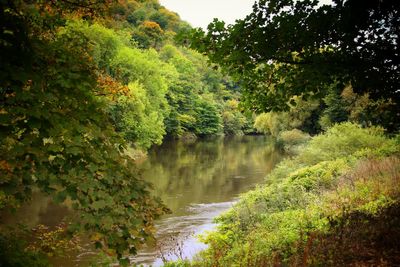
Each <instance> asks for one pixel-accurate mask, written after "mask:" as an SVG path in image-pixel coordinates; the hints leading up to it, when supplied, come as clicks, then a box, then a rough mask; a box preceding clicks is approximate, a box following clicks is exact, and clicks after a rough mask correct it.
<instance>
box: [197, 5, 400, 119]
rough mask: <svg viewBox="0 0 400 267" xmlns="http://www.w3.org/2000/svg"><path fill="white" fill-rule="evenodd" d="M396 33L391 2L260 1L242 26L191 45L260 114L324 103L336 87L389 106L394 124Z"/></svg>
mask: <svg viewBox="0 0 400 267" xmlns="http://www.w3.org/2000/svg"><path fill="white" fill-rule="evenodd" d="M399 25H400V8H399V2H398V1H396V0H385V1H379V0H368V1H361V0H347V1H342V0H334V1H333V4H332V5H322V6H319V5H318V1H316V0H314V1H312V0H307V1H293V0H259V1H257V2H256V3H255V4H254V6H253V12H252V13H251V14H249V15H248V16H247V17H246V18H245V19H243V20H238V21H236V24H234V25H228V26H225V24H224V22H221V21H218V20H215V21H214V22H213V23H211V24H210V25H209V26H208V32H204V31H202V30H201V29H197V30H196V31H194V32H193V34H192V38H191V39H192V47H194V48H196V49H197V50H199V51H201V52H202V53H204V54H207V55H208V56H209V57H210V59H211V60H212V61H213V62H216V63H219V64H220V65H222V66H223V67H224V68H226V69H227V70H228V71H229V72H230V73H231V74H233V75H235V76H236V77H237V78H238V80H240V81H241V82H242V85H243V89H244V97H245V104H246V106H247V107H248V108H250V109H252V110H255V111H257V112H266V111H270V110H274V111H280V110H287V109H288V108H289V103H290V101H292V97H293V96H301V97H303V98H305V99H308V98H309V97H318V98H321V97H324V96H325V94H326V86H328V85H332V84H334V83H335V84H337V86H339V87H341V88H343V87H344V86H345V85H348V84H351V85H352V86H353V88H354V90H355V92H356V93H368V94H369V96H370V97H371V98H372V99H381V98H384V99H386V100H388V101H392V102H393V103H394V105H393V106H392V107H391V110H392V115H393V116H396V118H397V120H398V114H397V112H396V109H397V107H398V103H399V96H400V92H399V88H400V87H399V79H400V78H399V77H400V68H399V64H400V57H399V49H398V44H399V31H400V30H399ZM395 120H396V119H394V120H393V121H395ZM389 127H390V126H389ZM392 127H393V126H392Z"/></svg>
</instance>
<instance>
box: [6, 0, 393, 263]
mask: <svg viewBox="0 0 400 267" xmlns="http://www.w3.org/2000/svg"><path fill="white" fill-rule="evenodd" d="M0 7H1V8H0V12H1V14H0V25H1V31H0V266H57V264H56V263H55V262H56V261H55V260H54V259H57V258H60V257H61V258H62V257H63V255H64V256H65V254H66V253H67V252H66V251H69V250H70V249H71V248H74V247H79V246H80V242H82V240H86V239H87V240H89V241H88V243H90V245H91V246H92V247H93V249H94V250H95V251H96V253H97V254H96V255H98V256H96V257H94V261H92V262H91V263H90V264H89V265H90V266H102V265H104V266H110V265H112V264H120V265H121V266H134V265H136V264H135V262H132V258H131V256H132V255H136V254H138V253H140V251H141V249H142V248H143V247H146V246H147V244H149V243H152V242H155V236H156V228H155V224H157V222H158V221H159V220H160V218H164V217H165V216H166V215H168V214H171V213H173V212H175V210H174V207H171V206H168V205H167V203H168V202H166V201H164V200H165V196H164V195H163V196H164V197H163V200H162V199H161V198H160V197H161V195H159V196H157V195H155V194H153V193H152V192H153V191H152V190H153V188H154V185H157V183H159V184H162V181H161V180H157V179H161V178H158V176H157V177H153V178H151V182H152V183H153V184H154V185H153V184H152V183H150V182H149V181H147V180H144V179H143V178H142V171H141V169H140V166H139V165H140V164H139V163H138V162H140V161H141V160H143V159H142V157H144V158H146V155H147V157H151V156H152V155H153V156H154V154H157V152H154V151H158V150H154V149H157V147H160V146H162V145H166V144H168V142H170V140H179V142H183V144H188V145H180V146H178V147H175V148H171V149H170V151H168V150H167V151H166V152H165V151H164V150H159V151H164V152H163V153H164V154H165V157H166V162H167V163H168V160H170V159H172V158H173V157H175V154H174V153H177V156H176V157H178V158H179V157H182V158H179V159H180V160H181V162H180V164H182V166H183V167H182V169H176V170H174V171H168V170H163V171H164V172H166V173H170V174H169V175H170V176H171V177H172V176H173V177H174V179H176V183H172V184H173V185H174V186H176V187H178V186H179V185H180V183H186V184H188V185H190V186H191V187H195V183H189V182H187V181H186V182H183V181H182V180H180V179H183V178H182V177H179V175H183V174H182V173H184V174H185V176H195V175H194V172H192V173H191V172H190V171H188V170H187V166H188V165H189V164H188V163H187V161H189V159H187V158H184V156H183V154H184V152H185V151H186V152H187V151H191V152H195V154H193V155H192V158H190V161H196V160H197V161H202V162H203V161H211V162H213V164H211V165H205V166H208V167H204V166H201V167H197V169H196V173H197V172H202V175H199V178H198V179H205V178H202V177H205V176H207V177H213V179H214V178H215V176H217V175H223V172H227V170H228V169H229V167H230V166H229V165H232V166H233V165H240V166H241V168H242V169H243V168H245V166H243V165H248V166H253V165H251V164H250V162H252V161H253V162H255V161H257V163H259V159H258V158H257V159H256V158H253V157H252V156H250V154H249V151H248V148H245V147H244V146H242V145H239V144H237V145H236V146H235V145H231V143H229V144H230V145H231V146H232V147H233V148H232V150H229V153H227V154H224V152H223V150H222V147H221V148H218V149H219V150H218V149H216V148H211V147H207V143H201V142H206V141H204V140H208V139H212V138H220V139H222V140H225V139H224V138H226V139H227V140H228V138H231V137H234V136H238V137H240V136H244V135H246V136H263V137H264V136H265V138H267V139H265V140H268V141H266V142H265V143H264V144H263V145H261V147H262V148H266V149H268V151H269V152H268V153H269V154H268V153H265V155H264V154H263V156H265V157H267V156H269V157H272V156H271V155H272V152H271V151H278V152H279V157H278V156H276V158H269V159H266V158H265V163H264V165H268V167H271V168H270V169H271V171H270V172H269V173H263V176H264V178H263V181H261V182H260V183H257V185H256V186H255V187H254V188H250V189H251V190H250V189H246V192H242V194H240V196H239V198H238V200H237V201H236V202H235V203H234V204H233V206H232V207H231V208H229V209H227V210H225V211H224V212H222V213H221V214H219V215H218V216H217V217H216V218H215V219H214V222H215V223H216V228H215V229H214V230H212V231H209V232H205V233H202V234H201V235H200V237H199V239H200V241H201V242H203V243H204V244H206V245H207V248H206V249H204V250H201V251H199V252H198V253H197V254H196V255H193V257H192V258H190V259H185V258H183V257H178V259H177V260H174V261H170V262H167V261H164V262H163V263H164V265H165V266H396V264H398V262H400V245H399V243H398V242H397V240H398V239H399V238H400V213H399V205H400V160H399V156H400V155H399V154H400V135H399V129H400V112H399V110H400V108H399V101H400V87H399V85H400V81H399V79H400V54H399V53H400V50H399V43H400V3H398V2H397V1H396V0H366V1H361V0H333V1H332V3H331V4H322V3H319V1H317V0H306V1H294V0H257V1H255V3H254V5H253V11H252V12H251V13H250V14H249V15H247V16H246V17H245V18H243V19H239V20H237V21H236V22H235V23H234V24H225V23H224V22H223V21H220V20H218V19H215V20H214V21H212V22H210V24H209V25H208V28H207V30H204V29H201V28H193V27H192V26H191V25H190V24H189V23H188V22H186V21H183V20H182V19H181V18H180V16H179V14H177V13H175V12H173V11H171V10H168V9H167V8H166V7H164V6H163V5H161V4H160V2H159V1H158V0H80V1H77V0H60V1H53V0H52V1H39V0H32V1H30V0H29V1H28V0H0ZM232 140H233V141H232ZM232 140H230V141H229V142H234V140H236V139H232ZM179 144H180V143H179ZM196 144H198V145H197V146H196ZM224 144H225V143H224ZM226 146H227V145H226ZM254 146H255V147H257V146H258V149H260V146H259V143H257V145H254ZM167 147H168V146H167ZM203 147H204V148H203ZM235 149H236V150H237V152H235ZM253 149H255V148H253ZM203 150H207V151H206V152H207V153H211V154H210V155H211V156H210V157H208V156H204V155H205V154H204V155H203V154H202V153H206V152H204V151H203ZM257 151H258V152H257V153H261V152H260V151H261V150H257ZM186 152H185V153H186ZM278 152H277V153H278ZM263 153H264V152H263ZM207 155H208V154H207ZM266 155H267V156H266ZM274 155H275V154H274ZM225 157H226V158H229V159H228V160H229V162H228V163H227V165H224V166H223V167H221V168H224V169H223V170H224V171H220V170H219V169H218V168H219V165H218V164H217V162H219V161H221V160H224V158H225ZM278 158H279V159H278ZM281 158H282V159H281ZM159 161H160V162H159V164H158V165H157V162H156V163H153V164H154V165H153V166H157V169H162V168H164V167H163V166H164V165H162V164H161V163H162V162H161V161H162V160H161V159H160V160H159ZM165 164H166V163H165ZM262 164H263V163H261V164H260V165H262ZM207 168H208V169H207ZM232 168H233V167H232ZM154 173H156V172H155V171H154ZM196 177H197V176H196ZM236 178H237V179H239V178H241V176H238V175H237V176H236ZM196 179H197V178H196ZM210 179H211V178H209V180H210ZM206 182H209V181H207V180H206V179H205V181H204V183H206ZM169 185H170V184H164V185H163V186H164V187H165V188H164V191H168V188H169V187H168V186H169ZM219 186H220V187H221V188H219V187H216V188H213V192H214V189H215V190H217V189H218V190H220V191H223V190H224V188H223V187H224V186H226V183H225V184H224V183H222V182H221V183H220V185H219ZM232 187H234V186H233V185H232ZM204 188H208V187H207V186H206V185H205V186H204ZM246 188H247V187H246ZM192 189H193V190H194V191H196V188H192ZM199 190H200V189H199ZM202 190H203V189H202ZM204 190H205V192H206V191H207V190H206V189H204ZM36 192H40V193H41V194H43V195H45V196H47V197H49V198H50V199H51V201H53V202H54V203H57V204H59V205H64V206H67V207H68V208H69V209H71V210H74V213H73V214H74V215H73V216H71V217H69V218H68V222H67V223H65V224H62V225H59V226H57V227H56V228H51V227H45V226H38V227H36V228H34V229H31V228H29V227H27V226H24V225H22V224H13V225H9V224H6V223H5V218H6V217H9V216H10V214H11V216H13V215H12V214H15V213H16V212H18V210H19V209H20V208H21V207H22V206H23V205H26V204H27V203H28V204H29V203H30V201H31V200H32V197H33V195H34V194H35V193H36ZM199 192H200V191H199ZM215 192H217V191H215ZM235 192H236V191H235ZM164 193H165V192H163V194H164ZM82 266H86V265H82Z"/></svg>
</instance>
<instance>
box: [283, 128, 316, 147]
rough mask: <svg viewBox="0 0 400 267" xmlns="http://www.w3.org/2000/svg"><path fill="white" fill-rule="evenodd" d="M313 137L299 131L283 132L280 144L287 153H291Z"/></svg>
mask: <svg viewBox="0 0 400 267" xmlns="http://www.w3.org/2000/svg"><path fill="white" fill-rule="evenodd" d="M310 138H311V136H310V135H309V134H307V133H304V132H302V131H300V130H298V129H293V130H290V131H283V132H281V133H280V134H279V137H278V142H279V143H282V144H283V147H284V149H285V150H286V151H291V150H293V149H295V148H296V147H298V146H299V145H303V144H305V143H306V142H307V141H308V140H310Z"/></svg>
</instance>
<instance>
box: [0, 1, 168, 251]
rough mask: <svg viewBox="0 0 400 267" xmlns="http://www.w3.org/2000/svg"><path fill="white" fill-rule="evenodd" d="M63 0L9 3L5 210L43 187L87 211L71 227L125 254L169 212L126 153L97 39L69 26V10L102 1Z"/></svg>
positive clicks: (0, 94)
mask: <svg viewBox="0 0 400 267" xmlns="http://www.w3.org/2000/svg"><path fill="white" fill-rule="evenodd" d="M60 2H62V3H63V4H60V3H59V1H55V2H53V1H51V2H49V3H43V2H42V1H38V2H34V1H33V2H32V1H29V2H24V1H1V2H0V5H1V6H0V10H1V11H0V12H1V15H0V22H1V26H2V29H3V30H2V33H1V35H0V59H1V62H2V64H1V66H0V77H1V79H0V210H1V211H2V210H4V209H10V208H16V207H18V205H19V204H20V203H22V202H24V201H27V200H29V198H30V196H31V192H32V189H33V188H39V189H40V190H41V191H42V192H44V193H47V194H49V195H50V196H52V197H53V199H54V200H55V201H57V202H59V203H61V202H64V201H65V200H66V199H69V200H70V201H71V203H72V206H73V208H74V209H75V210H77V211H78V213H77V214H78V218H77V221H74V223H73V224H72V225H71V227H70V230H71V231H79V230H84V231H86V233H88V234H90V235H92V236H93V240H95V241H96V246H98V247H104V248H107V249H110V250H112V251H114V252H115V254H116V255H118V256H119V257H120V258H121V257H123V255H124V254H125V253H128V252H129V253H135V252H136V250H137V249H138V247H139V246H140V245H141V244H142V243H144V242H145V241H146V240H148V239H150V238H151V237H152V225H153V222H154V219H155V218H157V217H158V216H159V215H161V214H163V213H164V212H165V211H166V209H165V207H164V206H163V205H162V204H161V203H160V202H159V200H156V199H154V198H153V197H151V196H150V193H149V192H148V188H149V187H148V184H147V183H146V182H144V181H142V180H141V179H140V178H139V176H138V174H137V170H136V168H135V165H134V164H132V159H131V158H129V157H128V156H126V155H125V154H124V149H125V148H126V142H125V140H124V139H123V138H122V137H121V135H120V134H118V133H116V132H115V129H114V126H113V124H112V123H111V121H110V119H109V115H108V114H107V105H106V104H107V103H108V101H106V99H105V98H104V96H103V95H105V94H106V93H107V92H105V91H103V89H104V88H102V87H101V86H100V85H99V83H98V74H99V72H98V69H97V67H96V65H95V63H94V60H93V58H92V57H91V55H90V53H88V52H89V51H90V43H89V42H88V39H87V37H86V36H85V35H83V34H82V33H81V32H79V31H73V30H71V31H65V30H63V26H65V22H66V21H65V18H64V17H63V15H65V13H68V12H70V11H71V10H75V9H73V7H75V5H77V6H79V7H82V8H83V7H84V6H85V5H86V4H88V5H89V4H90V3H91V4H90V5H89V6H90V8H92V7H93V6H94V5H93V1H88V2H86V1H79V2H78V1H76V2H75V1H68V2H71V5H72V6H71V7H70V8H68V5H67V4H66V3H67V1H65V2H64V1H60ZM52 4H54V5H52ZM64 4H65V5H64ZM77 12H78V11H77ZM82 13H83V14H86V12H82ZM60 14H61V15H60ZM74 14H75V15H79V12H78V13H74Z"/></svg>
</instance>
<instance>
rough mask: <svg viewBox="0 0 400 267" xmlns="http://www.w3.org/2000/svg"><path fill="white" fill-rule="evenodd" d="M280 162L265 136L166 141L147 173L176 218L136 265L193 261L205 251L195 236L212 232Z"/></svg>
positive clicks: (161, 226)
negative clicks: (221, 216)
mask: <svg viewBox="0 0 400 267" xmlns="http://www.w3.org/2000/svg"><path fill="white" fill-rule="evenodd" d="M280 159H281V155H280V153H279V152H278V151H276V150H275V149H274V145H273V144H272V143H271V142H269V141H268V139H266V138H265V137H263V136H243V137H234V138H224V139H222V138H221V139H213V140H199V141H197V142H195V143H192V144H185V143H182V142H167V143H164V145H162V146H161V147H158V148H156V149H154V150H151V151H150V152H149V158H148V160H147V161H146V162H145V163H144V164H143V168H144V170H145V171H144V172H143V175H144V177H145V179H146V180H148V181H150V182H152V183H153V184H154V186H155V190H154V194H155V195H156V196H159V197H161V199H162V200H163V201H164V203H165V204H166V205H167V206H168V207H169V208H170V209H171V210H172V214H170V215H167V216H165V217H164V218H162V219H161V220H160V221H158V223H157V236H156V237H157V240H158V244H157V245H156V246H152V247H149V248H147V249H145V250H143V251H141V252H140V253H139V255H138V256H136V257H134V258H132V260H133V262H134V263H136V264H146V265H148V264H151V265H153V266H160V265H162V261H163V258H164V259H167V260H171V259H177V258H191V257H193V256H194V255H195V254H196V253H197V252H199V251H200V250H201V249H204V248H205V247H206V246H205V245H204V244H202V243H200V242H199V241H198V240H197V238H196V236H197V235H198V234H201V233H203V232H204V231H206V230H211V229H212V228H213V227H214V224H213V223H212V222H213V218H215V217H216V216H218V215H219V214H221V213H222V212H223V211H226V210H227V209H229V208H230V207H231V206H232V205H233V204H234V202H235V201H236V199H237V197H238V195H239V194H240V193H243V192H246V191H249V190H250V189H251V188H253V187H254V186H255V185H256V184H257V183H261V182H262V181H263V179H264V177H265V176H266V174H268V173H269V172H270V171H271V169H272V168H273V167H274V166H275V165H276V163H277V162H279V160H280Z"/></svg>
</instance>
